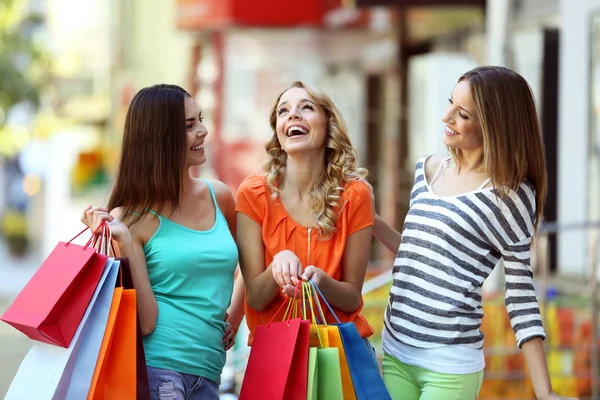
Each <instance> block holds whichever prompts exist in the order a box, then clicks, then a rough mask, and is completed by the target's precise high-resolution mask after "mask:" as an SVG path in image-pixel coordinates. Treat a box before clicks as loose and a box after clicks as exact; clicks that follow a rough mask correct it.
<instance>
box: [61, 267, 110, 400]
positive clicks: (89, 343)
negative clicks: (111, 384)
mask: <svg viewBox="0 0 600 400" xmlns="http://www.w3.org/2000/svg"><path fill="white" fill-rule="evenodd" d="M109 260H112V259H109ZM120 264H121V262H120V261H119V260H114V261H113V263H112V265H111V267H110V268H112V270H111V271H110V274H111V276H110V279H107V280H106V283H105V284H106V285H111V286H112V287H114V286H115V281H116V276H117V275H116V274H117V273H118V271H119V269H120ZM113 291H114V290H113ZM113 291H111V290H109V289H107V290H104V291H103V292H101V293H100V296H99V297H98V300H97V301H96V304H95V305H94V309H93V310H92V314H91V315H90V318H89V320H88V323H87V326H86V327H85V330H84V331H83V335H82V337H81V346H80V347H79V351H78V352H77V358H76V359H75V365H74V371H73V375H72V376H71V379H70V383H69V384H68V388H67V393H66V396H65V397H63V398H65V399H66V400H80V399H85V398H86V397H87V394H88V391H89V389H90V385H91V384H92V377H93V376H94V368H95V366H96V361H98V355H99V353H100V346H101V345H102V339H103V338H104V331H105V329H106V323H107V322H108V314H109V312H110V306H111V302H112V294H113ZM65 383H66V382H64V383H63V384H65ZM59 388H60V389H61V392H62V393H64V386H62V385H59Z"/></svg>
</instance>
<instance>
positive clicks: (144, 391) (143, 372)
mask: <svg viewBox="0 0 600 400" xmlns="http://www.w3.org/2000/svg"><path fill="white" fill-rule="evenodd" d="M117 260H119V261H120V262H121V273H122V278H123V288H125V289H134V287H133V278H132V276H131V267H130V265H129V259H128V258H122V257H120V258H117ZM136 315H137V314H136ZM135 334H136V335H135V336H136V352H135V356H136V388H135V389H136V398H137V400H150V386H149V384H148V369H147V367H146V354H145V352H144V340H143V336H142V330H141V329H140V319H139V318H136V330H135Z"/></svg>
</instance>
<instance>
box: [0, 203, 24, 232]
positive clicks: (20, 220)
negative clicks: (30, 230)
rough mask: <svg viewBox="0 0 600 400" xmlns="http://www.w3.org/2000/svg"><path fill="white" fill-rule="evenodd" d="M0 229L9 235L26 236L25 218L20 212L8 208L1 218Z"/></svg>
mask: <svg viewBox="0 0 600 400" xmlns="http://www.w3.org/2000/svg"><path fill="white" fill-rule="evenodd" d="M2 231H3V232H4V235H5V236H7V237H9V236H27V218H26V217H25V214H24V213H22V212H18V211H15V210H8V211H6V213H5V214H4V217H3V218H2Z"/></svg>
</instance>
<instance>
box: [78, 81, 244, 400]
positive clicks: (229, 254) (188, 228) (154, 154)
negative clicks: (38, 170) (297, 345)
mask: <svg viewBox="0 0 600 400" xmlns="http://www.w3.org/2000/svg"><path fill="white" fill-rule="evenodd" d="M207 134H208V132H207V130H206V127H205V126H204V124H203V123H202V113H201V112H200V109H199V107H198V105H197V104H196V102H195V101H194V99H193V98H192V97H191V96H190V95H189V94H188V93H187V92H186V91H185V90H183V89H182V88H180V87H178V86H174V85H155V86H152V87H147V88H144V89H142V90H140V91H139V92H138V93H137V94H136V96H135V97H134V98H133V100H132V102H131V104H130V106H129V109H128V111H127V117H126V121H125V132H124V136H123V146H122V151H121V159H120V162H119V167H118V170H117V176H116V183H115V186H114V188H113V190H112V193H111V196H110V200H109V202H108V206H107V207H106V208H104V207H96V208H92V207H91V206H89V207H87V208H86V210H85V211H84V213H83V216H82V222H84V223H85V224H86V225H87V226H89V227H90V228H91V229H92V230H95V229H96V228H97V227H98V226H99V225H100V224H101V223H102V222H104V221H106V222H107V223H108V224H109V225H110V227H111V230H112V234H113V237H114V239H115V240H116V242H117V244H118V247H119V250H120V252H121V254H122V255H123V256H124V257H128V258H129V261H130V264H131V272H132V275H133V280H134V286H135V289H136V293H137V308H138V315H139V320H140V326H141V330H142V334H143V335H144V336H145V337H144V350H145V353H146V363H147V366H148V377H149V383H150V391H151V394H152V398H153V399H167V398H168V399H184V398H185V399H218V398H219V395H218V383H217V382H218V381H219V377H220V375H221V371H222V369H223V366H224V364H225V351H226V350H228V349H229V348H230V347H231V346H232V345H233V343H234V333H233V331H232V329H231V327H230V325H229V324H228V323H226V318H227V315H226V310H227V307H229V305H230V300H231V296H232V290H233V283H234V282H233V281H234V270H235V268H236V266H237V262H238V251H237V247H236V243H235V241H234V238H235V236H236V232H235V229H236V218H235V211H234V210H235V201H234V198H233V196H232V194H231V192H230V190H229V189H228V188H227V186H226V185H225V184H223V183H222V182H219V181H215V180H205V179H196V178H194V177H192V176H191V175H190V173H189V170H190V168H191V167H194V166H198V165H201V164H203V163H204V162H205V161H206V155H205V152H204V140H205V138H206V135H207Z"/></svg>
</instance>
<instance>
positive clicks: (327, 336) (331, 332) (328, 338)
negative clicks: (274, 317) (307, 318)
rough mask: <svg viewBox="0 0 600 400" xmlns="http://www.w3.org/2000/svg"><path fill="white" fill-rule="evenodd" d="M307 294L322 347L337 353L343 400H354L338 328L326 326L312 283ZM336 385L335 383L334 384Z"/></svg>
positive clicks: (309, 284) (308, 285) (352, 387)
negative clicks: (335, 350) (312, 307)
mask: <svg viewBox="0 0 600 400" xmlns="http://www.w3.org/2000/svg"><path fill="white" fill-rule="evenodd" d="M306 285H307V289H308V294H307V297H308V298H309V299H310V300H311V301H314V309H315V310H314V311H313V314H314V321H315V323H319V324H321V325H317V326H318V328H319V330H318V332H319V333H320V336H321V338H322V344H323V346H322V347H326V348H335V349H337V352H338V359H339V370H340V375H341V385H342V390H343V393H344V396H343V398H344V400H356V394H355V392H354V385H353V384H352V377H351V375H350V369H349V367H348V361H347V359H346V352H345V351H344V345H343V343H342V338H341V336H340V332H339V328H338V327H337V326H335V325H327V321H326V319H325V316H324V314H323V310H322V308H321V304H320V302H319V297H318V294H317V289H316V288H315V287H314V282H312V281H310V282H308V283H306ZM318 316H320V317H321V321H318ZM336 385H337V382H336Z"/></svg>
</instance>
